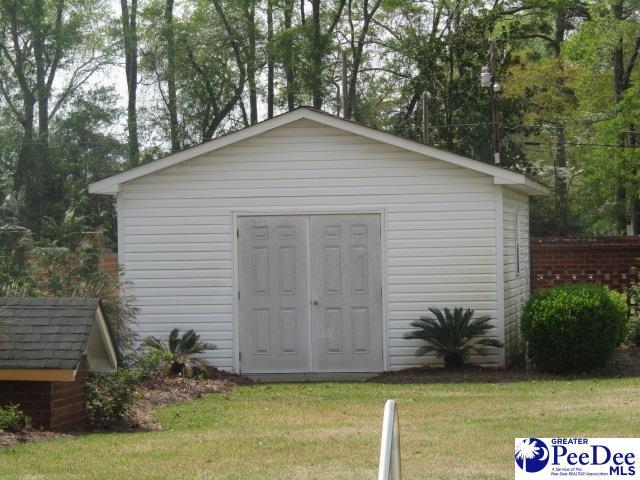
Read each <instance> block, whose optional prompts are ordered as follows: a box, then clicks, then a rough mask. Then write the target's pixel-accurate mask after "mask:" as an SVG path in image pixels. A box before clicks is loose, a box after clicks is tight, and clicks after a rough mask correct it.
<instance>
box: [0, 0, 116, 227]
mask: <svg viewBox="0 0 640 480" xmlns="http://www.w3.org/2000/svg"><path fill="white" fill-rule="evenodd" d="M102 7H103V5H102V3H101V2H100V1H99V0H91V1H89V0H85V1H81V0H75V1H68V2H65V1H64V0H23V1H16V0H2V1H0V29H1V30H0V36H1V37H2V39H1V41H0V94H1V95H2V97H3V99H4V100H5V102H6V104H7V105H8V106H9V109H10V111H11V112H12V114H13V116H14V118H15V119H16V120H17V121H18V122H19V123H20V125H21V127H22V131H23V134H22V142H21V147H20V152H19V154H18V160H17V162H16V166H15V172H14V175H13V178H14V190H15V191H16V192H18V193H20V194H22V197H23V203H22V208H21V213H20V217H21V220H22V221H23V223H24V224H25V225H26V226H28V227H30V228H31V229H32V230H33V231H34V232H36V233H38V234H39V233H40V232H41V226H42V218H43V217H44V216H52V215H56V214H57V213H58V214H59V213H60V212H59V210H58V211H57V209H59V207H60V202H61V192H62V188H61V183H62V181H63V178H62V177H61V176H60V175H59V174H58V172H57V171H56V168H55V167H56V165H55V163H54V161H53V159H52V157H51V152H50V149H49V136H50V128H49V125H50V121H51V119H52V118H53V117H54V116H55V115H56V113H57V112H58V111H59V110H60V109H61V108H62V107H63V106H64V105H65V104H66V102H67V100H68V99H69V97H70V96H71V95H73V94H74V92H76V91H77V90H78V89H80V88H81V87H82V86H83V85H84V84H85V83H86V82H87V80H88V79H89V78H90V77H91V76H92V75H93V74H94V73H95V72H96V71H97V70H98V69H100V68H101V67H102V66H104V64H105V63H106V56H105V52H104V51H102V50H101V47H102V46H101V45H100V38H99V35H98V34H97V33H96V28H98V29H100V28H102V24H101V21H102V20H103V19H104V18H103V8H102ZM89 12H92V14H93V15H94V16H95V19H96V21H95V22H91V23H87V22H86V21H85V19H86V18H87V16H88V15H89ZM61 71H63V72H64V75H63V76H61V75H59V73H60V72H61ZM36 105H37V119H38V122H37V129H36V125H35V117H36V113H35V112H36Z"/></svg>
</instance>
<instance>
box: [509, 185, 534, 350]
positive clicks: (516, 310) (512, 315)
mask: <svg viewBox="0 0 640 480" xmlns="http://www.w3.org/2000/svg"><path fill="white" fill-rule="evenodd" d="M503 235H504V239H503V245H504V246H503V251H504V318H505V341H506V358H507V363H508V362H509V361H510V360H511V359H512V358H513V356H514V355H517V354H518V353H519V352H520V350H521V348H522V345H521V341H520V318H521V317H522V308H523V306H524V304H525V302H526V301H527V299H528V298H529V290H530V286H529V282H530V278H529V199H528V197H527V196H526V195H522V194H520V193H517V192H514V191H512V190H509V189H506V188H505V189H504V197H503ZM518 260H519V262H518ZM518 263H519V265H518Z"/></svg>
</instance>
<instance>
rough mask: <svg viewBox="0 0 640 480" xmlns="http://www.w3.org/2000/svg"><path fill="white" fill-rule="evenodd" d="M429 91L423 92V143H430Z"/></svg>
mask: <svg viewBox="0 0 640 480" xmlns="http://www.w3.org/2000/svg"><path fill="white" fill-rule="evenodd" d="M430 97H431V95H430V94H429V92H424V93H423V94H422V143H424V144H425V145H429V98H430Z"/></svg>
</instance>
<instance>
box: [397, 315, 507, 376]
mask: <svg viewBox="0 0 640 480" xmlns="http://www.w3.org/2000/svg"><path fill="white" fill-rule="evenodd" d="M429 311H430V312H431V313H432V314H433V317H421V318H420V320H415V321H413V322H411V326H412V327H413V328H415V330H413V331H412V332H408V333H406V334H405V335H404V338H406V339H416V340H423V341H424V342H426V345H423V346H421V347H419V348H418V350H416V356H423V355H426V354H428V353H431V352H434V353H435V354H436V355H438V356H439V357H442V358H443V359H444V364H445V367H458V366H461V365H463V364H464V362H465V358H466V357H467V356H468V355H469V354H470V353H473V352H475V353H477V354H480V355H486V354H487V353H489V352H488V349H486V348H484V347H496V348H499V347H502V343H501V342H500V341H498V340H496V339H494V338H486V337H485V335H486V334H487V333H488V332H489V330H491V329H492V328H493V326H492V325H491V323H490V322H491V318H490V317H488V316H484V317H478V318H473V314H474V311H473V310H471V309H466V310H465V309H463V308H460V307H457V308H454V309H453V310H449V309H448V308H445V309H444V310H440V309H438V308H430V309H429Z"/></svg>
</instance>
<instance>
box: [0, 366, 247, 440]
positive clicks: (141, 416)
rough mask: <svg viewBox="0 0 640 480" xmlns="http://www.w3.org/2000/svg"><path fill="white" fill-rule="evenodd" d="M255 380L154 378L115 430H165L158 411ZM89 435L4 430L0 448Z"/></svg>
mask: <svg viewBox="0 0 640 480" xmlns="http://www.w3.org/2000/svg"><path fill="white" fill-rule="evenodd" d="M251 383H252V382H251V380H249V379H247V378H245V377H241V376H239V375H233V374H230V373H225V372H221V371H218V370H212V371H211V372H210V374H209V378H206V379H201V378H181V377H163V376H161V375H157V376H154V377H152V378H149V379H147V380H144V381H143V382H141V383H140V385H139V386H138V388H137V394H138V400H137V401H136V403H135V404H134V405H133V407H132V408H131V410H130V412H129V414H128V415H127V416H126V417H125V419H124V421H123V422H122V424H121V425H119V426H118V427H117V428H115V429H114V430H115V431H120V432H126V431H149V430H160V429H161V428H162V427H161V425H160V423H159V422H158V420H157V419H156V417H155V415H154V410H155V409H156V408H159V407H162V406H165V405H172V404H175V403H181V402H187V401H191V400H195V399H197V398H200V397H202V396H203V395H207V394H209V393H225V392H228V391H230V390H232V389H233V388H235V387H237V386H239V385H250V384H251ZM85 433H87V432H51V431H47V430H36V429H32V428H30V429H26V430H24V431H23V432H19V433H11V432H4V431H0V448H3V447H10V446H14V445H19V444H21V443H27V442H37V441H39V440H48V439H52V438H60V437H75V436H78V435H82V434H85Z"/></svg>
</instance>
